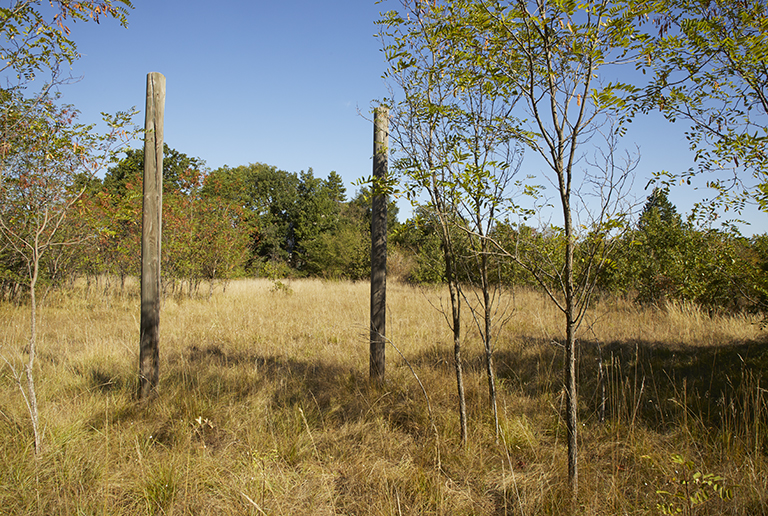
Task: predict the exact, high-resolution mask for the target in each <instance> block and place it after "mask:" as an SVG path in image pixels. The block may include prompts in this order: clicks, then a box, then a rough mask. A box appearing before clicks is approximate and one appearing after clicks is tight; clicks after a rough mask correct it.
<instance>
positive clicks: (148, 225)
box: [139, 72, 165, 399]
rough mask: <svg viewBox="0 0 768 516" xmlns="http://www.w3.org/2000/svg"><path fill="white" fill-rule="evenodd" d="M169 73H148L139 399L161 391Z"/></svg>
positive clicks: (142, 229)
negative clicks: (165, 122) (165, 121)
mask: <svg viewBox="0 0 768 516" xmlns="http://www.w3.org/2000/svg"><path fill="white" fill-rule="evenodd" d="M164 115H165V77H164V76H163V75H162V74H160V73H157V72H152V73H150V74H148V75H147V105H146V112H145V115H144V116H145V118H144V129H145V133H144V211H143V216H142V227H141V330H140V331H141V337H140V348H139V399H149V398H151V397H152V396H154V395H155V394H157V384H158V379H159V376H160V352H159V343H160V237H161V234H162V220H163V117H164Z"/></svg>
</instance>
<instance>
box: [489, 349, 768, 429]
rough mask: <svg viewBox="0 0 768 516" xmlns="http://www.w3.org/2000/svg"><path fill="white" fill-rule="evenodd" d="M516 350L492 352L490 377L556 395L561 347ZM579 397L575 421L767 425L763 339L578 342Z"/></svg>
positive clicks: (767, 364) (767, 352) (767, 363)
mask: <svg viewBox="0 0 768 516" xmlns="http://www.w3.org/2000/svg"><path fill="white" fill-rule="evenodd" d="M523 341H524V342H525V345H524V346H522V347H521V349H522V351H521V352H509V351H501V352H497V353H496V354H495V360H496V369H497V374H498V378H499V379H500V380H501V382H502V383H506V385H508V386H509V388H510V389H513V390H514V389H516V390H518V392H521V393H524V394H526V395H530V396H539V395H542V394H549V395H556V394H559V393H560V391H561V390H562V385H563V382H562V375H563V359H564V348H563V346H562V344H560V343H555V342H549V341H543V340H541V339H533V338H524V339H523ZM578 346H579V352H578V353H579V355H578V359H579V366H578V367H579V385H578V388H579V397H580V411H581V414H580V417H581V418H582V421H584V422H589V421H595V420H597V421H601V420H606V419H611V420H622V421H625V422H631V423H637V424H643V425H646V426H647V427H648V428H651V429H653V430H656V431H665V430H668V429H670V428H672V427H673V426H679V425H680V424H686V425H690V426H694V424H696V425H698V426H699V427H700V428H704V429H720V430H722V429H724V428H730V429H733V430H742V431H747V430H749V431H751V432H752V433H754V430H755V428H756V427H755V425H758V426H759V428H762V427H763V425H768V413H766V411H765V410H764V405H765V403H766V401H768V395H766V394H767V393H766V392H765V388H766V387H768V342H766V341H765V340H760V341H758V340H753V341H741V342H732V343H728V344H724V345H720V346H706V347H704V346H701V347H697V346H683V345H669V344H668V343H663V342H651V341H628V342H610V343H599V342H596V341H589V340H581V341H579V343H578Z"/></svg>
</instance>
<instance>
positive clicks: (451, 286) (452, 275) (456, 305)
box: [442, 221, 467, 447]
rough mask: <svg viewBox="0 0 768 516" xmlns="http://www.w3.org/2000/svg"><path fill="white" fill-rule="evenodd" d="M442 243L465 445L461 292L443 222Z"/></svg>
mask: <svg viewBox="0 0 768 516" xmlns="http://www.w3.org/2000/svg"><path fill="white" fill-rule="evenodd" d="M442 230H443V232H444V241H443V252H444V253H445V273H446V278H447V280H448V292H449V294H450V297H451V319H452V322H453V365H454V369H455V371H456V389H457V391H458V395H459V426H460V431H461V445H462V447H466V445H467V400H466V395H465V393H464V368H463V365H462V358H461V292H460V291H459V289H460V286H459V284H458V280H457V278H456V268H455V266H456V265H455V261H454V256H453V250H452V248H451V245H452V244H451V240H450V236H449V235H448V234H447V231H448V228H447V227H446V226H445V223H444V221H443V228H442Z"/></svg>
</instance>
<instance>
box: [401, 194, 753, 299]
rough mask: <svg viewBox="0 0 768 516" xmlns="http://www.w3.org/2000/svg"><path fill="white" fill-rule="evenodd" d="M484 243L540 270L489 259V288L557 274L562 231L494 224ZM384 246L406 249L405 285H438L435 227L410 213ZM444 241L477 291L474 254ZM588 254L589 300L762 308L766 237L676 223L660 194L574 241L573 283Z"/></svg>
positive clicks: (461, 238)
mask: <svg viewBox="0 0 768 516" xmlns="http://www.w3.org/2000/svg"><path fill="white" fill-rule="evenodd" d="M489 237H490V238H491V239H492V240H494V241H495V242H496V243H498V247H499V248H504V249H515V248H517V249H522V248H525V249H526V250H527V251H528V252H529V253H530V252H535V253H536V254H537V255H538V257H539V264H540V269H538V270H536V271H534V270H526V269H524V268H523V267H521V266H520V265H517V264H515V263H514V261H513V260H511V259H509V257H507V256H494V255H493V254H491V256H489V259H490V262H491V267H490V274H489V277H490V279H491V281H492V282H494V283H496V284H499V285H502V286H528V287H531V288H539V287H540V286H541V285H540V283H539V282H538V281H537V280H536V278H535V276H534V272H539V273H541V272H542V271H544V270H547V269H549V270H553V271H563V270H564V263H563V252H562V249H563V247H564V246H565V235H564V232H563V230H562V228H558V227H553V226H551V227H548V228H545V229H534V228H532V227H529V226H526V225H520V224H512V223H509V222H500V223H497V224H496V226H495V228H494V230H493V231H492V232H491V234H490V235H489ZM587 239H592V241H590V242H587V241H586V240H587ZM594 239H601V240H602V244H601V245H599V246H597V245H595V243H594ZM392 240H393V241H394V242H395V244H396V245H397V246H398V248H399V249H400V250H401V252H402V251H403V250H410V251H411V256H412V260H413V262H414V263H415V267H413V268H412V269H411V270H410V272H409V275H408V278H409V280H410V281H414V282H441V281H443V280H444V278H443V274H444V272H443V271H444V270H445V266H444V262H443V256H442V251H441V249H440V238H439V235H438V232H437V222H436V221H435V220H434V218H433V217H430V215H429V214H428V213H427V212H426V211H419V210H417V212H416V216H415V217H414V218H412V219H410V220H408V221H406V222H405V223H404V224H403V225H402V226H400V227H399V228H398V230H397V231H396V233H395V235H393V238H392ZM452 240H453V243H454V245H455V247H456V250H457V253H456V254H457V255H458V256H459V257H460V260H459V264H460V267H459V274H460V276H461V281H462V282H464V283H466V284H474V285H478V286H479V285H480V279H479V278H478V277H476V276H477V274H478V273H477V271H478V268H477V266H476V264H475V262H476V260H477V254H478V253H477V252H476V251H475V250H473V248H472V245H471V242H470V240H469V239H468V238H467V235H462V233H461V231H458V230H457V231H456V232H455V234H454V235H453V239H452ZM596 248H597V249H600V252H601V253H604V255H605V256H606V259H605V265H604V266H603V268H602V270H601V271H600V272H599V277H598V279H597V283H596V294H597V295H606V294H607V295H619V296H622V297H625V298H629V299H630V300H633V301H636V302H638V303H644V304H655V305H657V306H663V305H664V304H665V303H666V302H669V301H677V302H692V303H695V304H697V305H700V306H702V307H704V308H706V309H707V310H709V311H710V312H731V313H734V312H739V311H748V312H764V311H767V310H768V235H765V234H763V235H757V236H753V237H751V238H746V237H744V236H742V235H740V234H739V232H738V231H737V230H736V229H735V228H732V227H728V228H725V229H711V228H706V229H705V228H702V227H700V226H699V225H698V224H697V223H696V221H695V219H693V218H691V219H689V220H686V219H684V218H683V217H682V216H681V215H680V214H679V213H678V212H677V209H676V208H675V206H674V205H673V204H672V203H671V202H670V201H669V199H668V197H667V192H666V191H665V190H663V189H656V190H654V191H653V192H652V193H651V195H650V196H648V199H647V201H646V203H645V205H644V207H643V209H642V211H641V213H640V214H639V217H638V218H637V220H636V221H634V222H632V223H627V224H625V225H617V227H616V228H615V231H614V232H613V234H609V235H587V236H585V237H583V238H582V239H581V240H580V241H579V242H577V246H576V252H575V257H574V262H575V263H574V268H575V281H576V282H577V283H579V282H581V281H583V280H584V279H585V278H586V276H587V274H589V273H590V272H591V271H588V270H586V267H589V266H591V265H590V264H591V263H593V262H592V261H590V260H589V257H587V256H585V253H587V252H595V251H594V249H596ZM534 263H535V262H534ZM534 266H535V265H534ZM551 280H552V281H551V288H552V290H553V291H556V289H557V282H558V281H559V278H557V277H556V275H554V276H552V278H551Z"/></svg>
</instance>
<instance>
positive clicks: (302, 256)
mask: <svg viewBox="0 0 768 516" xmlns="http://www.w3.org/2000/svg"><path fill="white" fill-rule="evenodd" d="M143 159H144V158H143V151H141V150H133V149H129V150H127V151H126V152H125V157H123V159H121V160H120V161H119V162H118V163H116V164H115V165H114V166H113V167H111V168H110V169H109V170H108V171H107V173H106V175H105V177H104V178H103V179H98V178H88V179H86V178H85V176H81V177H78V178H75V180H74V181H73V183H72V184H71V185H70V188H72V189H80V188H83V187H86V193H85V195H83V196H82V198H81V199H80V200H79V201H78V204H77V206H76V209H75V210H73V212H72V213H71V214H70V216H69V217H68V218H67V220H66V222H65V225H64V227H63V228H62V230H61V231H63V232H66V233H67V234H68V235H70V237H71V238H70V240H72V241H77V242H80V245H72V246H60V247H57V248H56V249H55V250H54V251H53V252H51V253H49V254H48V255H47V256H46V257H45V259H44V260H43V264H42V265H43V266H42V273H41V281H42V284H45V285H48V286H59V285H63V284H67V283H68V282H71V281H73V280H74V279H75V278H77V277H85V278H86V279H87V280H88V281H92V280H95V279H96V278H98V277H103V276H106V277H109V278H112V279H113V281H117V282H119V284H120V285H121V286H124V282H125V280H126V278H128V277H130V276H137V275H138V273H139V265H140V263H139V258H140V254H141V209H142V206H141V204H142V171H143V167H144V163H143ZM163 167H164V168H163V175H164V196H163V221H164V222H163V223H164V234H163V263H162V271H163V278H164V289H165V290H166V293H169V292H170V293H172V292H175V291H185V292H189V293H192V292H197V291H198V289H199V286H200V285H201V284H202V283H203V282H205V283H206V284H207V285H212V284H213V283H214V282H216V281H221V282H226V281H227V280H230V279H232V278H237V277H243V276H262V277H269V278H272V279H276V278H284V277H321V278H327V279H350V280H361V279H366V278H368V277H369V274H370V197H369V192H368V190H367V189H365V188H363V189H362V190H360V191H359V192H357V193H356V194H355V195H354V196H353V197H352V198H350V199H348V198H347V194H346V188H345V186H344V184H343V181H342V179H341V177H340V176H339V175H338V174H337V173H336V172H333V171H332V172H330V173H329V174H328V177H327V178H325V179H323V178H320V177H315V175H314V173H313V171H312V169H309V170H308V171H306V172H305V171H302V172H299V173H298V174H297V173H293V172H286V171H283V170H280V169H278V168H276V167H274V166H270V165H265V164H261V163H255V164H250V165H244V166H238V167H228V166H224V167H221V168H218V169H216V170H213V171H208V170H206V169H205V166H204V162H203V161H202V160H201V159H199V158H194V157H190V156H188V155H186V154H184V153H182V152H179V151H177V150H175V149H172V148H170V147H168V146H167V145H166V147H165V157H164V164H163ZM390 204H391V205H390V209H389V218H390V221H389V228H390V230H389V231H390V235H389V241H390V246H391V251H390V254H392V256H393V257H394V261H392V265H393V266H394V268H395V269H396V270H394V271H393V272H394V275H395V277H396V278H397V279H400V280H403V281H407V282H410V283H414V284H438V283H443V282H444V281H445V278H444V275H445V265H444V263H443V260H444V258H443V252H442V248H441V245H442V244H441V239H440V237H439V234H438V226H437V221H436V218H435V216H434V213H431V212H430V210H429V209H428V208H427V207H417V208H416V209H415V210H414V213H413V215H412V216H411V217H410V218H409V219H408V220H406V221H405V222H402V223H400V222H398V220H397V206H396V205H395V204H394V203H390ZM491 237H492V238H494V239H496V240H497V241H498V242H500V243H501V244H503V245H508V246H511V245H513V244H514V245H517V246H520V245H527V246H531V247H535V246H538V247H539V248H541V249H553V250H554V249H557V248H558V246H562V245H563V238H564V237H563V234H562V230H561V229H560V228H557V227H550V228H547V229H543V230H542V229H534V228H532V227H528V226H525V225H519V224H511V223H506V222H505V223H502V222H499V223H497V224H496V226H495V227H494V228H493V231H492V232H491ZM615 238H616V239H618V241H617V242H613V244H614V252H613V255H612V257H611V259H610V261H609V263H608V266H607V267H606V268H605V269H604V270H603V271H602V272H601V277H600V279H599V282H598V288H599V290H600V292H602V293H606V294H618V295H621V296H625V297H629V298H631V299H633V300H636V301H638V302H642V303H652V304H659V305H660V304H663V303H664V302H667V301H672V300H675V301H690V302H694V303H697V304H699V305H701V306H704V307H706V308H707V309H709V310H712V311H730V312H734V311H740V310H748V311H754V312H762V311H764V310H765V308H766V306H768V305H767V303H768V278H767V277H766V272H768V235H759V236H754V237H751V238H746V237H743V236H741V235H740V234H739V233H738V232H737V231H736V230H735V229H702V228H701V227H698V226H697V225H696V224H695V222H694V221H693V220H684V219H683V217H682V216H681V215H680V214H678V213H677V210H676V208H675V206H673V205H672V204H671V203H670V201H669V200H668V198H667V193H666V191H665V190H663V189H656V190H654V191H653V192H652V193H651V195H650V196H649V197H648V200H647V202H646V204H645V206H644V208H643V210H642V213H641V214H640V216H639V218H638V220H637V222H636V223H635V224H634V225H633V226H632V227H631V229H630V230H629V231H626V232H624V233H622V234H621V235H620V236H617V237H615ZM454 243H455V245H456V248H457V251H458V252H457V257H458V258H459V263H460V265H461V266H460V267H459V268H458V272H459V276H460V279H461V281H462V282H464V283H466V284H469V285H471V284H477V283H478V281H479V280H478V278H475V277H473V274H476V273H473V272H472V271H474V270H475V268H473V266H472V264H471V260H472V259H475V258H476V252H475V251H474V250H473V249H472V248H471V242H470V238H469V236H468V235H466V234H463V232H462V231H460V230H459V229H456V235H455V238H454ZM576 254H577V260H576V263H577V277H578V263H579V260H578V252H577V253H576ZM551 256H557V254H556V253H552V254H551ZM490 261H491V264H490V280H491V281H493V282H495V283H496V284H498V285H501V286H527V287H531V288H536V287H537V286H538V283H537V281H536V279H535V278H534V277H533V275H532V274H531V272H530V271H526V270H524V269H522V268H520V267H517V266H515V265H514V264H513V263H512V262H510V261H509V260H501V259H494V258H493V257H491V258H490ZM24 267H25V265H24V263H22V261H20V259H19V258H18V255H17V254H16V253H13V252H12V251H11V249H10V248H9V247H8V246H7V245H6V244H5V243H4V245H2V246H0V282H1V283H0V287H1V288H2V295H3V297H4V298H5V299H16V298H19V297H20V296H23V295H24V294H25V287H24V285H25V282H24V278H25V275H26V270H25V269H24Z"/></svg>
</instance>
